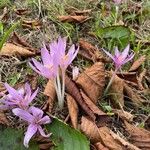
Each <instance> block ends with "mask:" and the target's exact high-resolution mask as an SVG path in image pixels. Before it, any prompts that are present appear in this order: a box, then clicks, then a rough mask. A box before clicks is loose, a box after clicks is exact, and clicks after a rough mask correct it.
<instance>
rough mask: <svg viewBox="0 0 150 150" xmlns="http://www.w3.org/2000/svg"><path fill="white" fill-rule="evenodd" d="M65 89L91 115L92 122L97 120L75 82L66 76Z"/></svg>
mask: <svg viewBox="0 0 150 150" xmlns="http://www.w3.org/2000/svg"><path fill="white" fill-rule="evenodd" d="M65 77H66V78H65V87H66V91H67V93H68V94H70V95H71V96H72V97H73V98H74V99H75V100H76V102H77V103H78V104H79V105H80V106H81V108H82V109H83V110H84V111H85V112H86V113H87V114H88V115H89V117H90V118H91V119H92V120H95V119H96V116H95V114H94V113H93V111H92V110H91V109H90V108H89V107H88V105H87V104H86V103H85V102H84V100H83V98H82V96H81V93H80V91H79V89H78V87H77V85H76V84H75V82H73V80H71V79H70V78H69V77H68V76H67V75H66V76H65Z"/></svg>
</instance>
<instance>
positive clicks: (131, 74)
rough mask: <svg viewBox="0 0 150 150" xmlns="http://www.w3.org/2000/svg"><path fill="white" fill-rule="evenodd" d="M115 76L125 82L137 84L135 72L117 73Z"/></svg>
mask: <svg viewBox="0 0 150 150" xmlns="http://www.w3.org/2000/svg"><path fill="white" fill-rule="evenodd" d="M117 76H118V77H119V78H121V79H124V80H125V81H130V82H133V83H135V84H137V83H138V81H137V73H136V72H120V73H119V72H117Z"/></svg>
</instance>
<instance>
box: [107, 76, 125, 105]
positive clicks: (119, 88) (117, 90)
mask: <svg viewBox="0 0 150 150" xmlns="http://www.w3.org/2000/svg"><path fill="white" fill-rule="evenodd" d="M123 89H124V81H123V80H122V79H121V78H119V77H118V76H117V75H115V77H114V80H113V81H112V85H111V88H110V93H111V99H112V100H113V103H112V104H113V106H115V107H120V105H121V106H122V107H123V106H124V94H123Z"/></svg>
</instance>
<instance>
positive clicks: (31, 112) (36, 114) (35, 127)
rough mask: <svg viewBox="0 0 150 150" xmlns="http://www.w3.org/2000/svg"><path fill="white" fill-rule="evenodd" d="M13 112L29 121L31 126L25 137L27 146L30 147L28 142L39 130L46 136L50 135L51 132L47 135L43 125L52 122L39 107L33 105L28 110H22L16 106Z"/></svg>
mask: <svg viewBox="0 0 150 150" xmlns="http://www.w3.org/2000/svg"><path fill="white" fill-rule="evenodd" d="M12 111H13V113H14V114H15V115H16V116H18V117H20V118H21V119H23V120H24V121H26V122H28V124H29V126H28V129H27V132H26V133H25V137H24V145H25V147H29V146H28V143H29V141H30V139H31V138H32V137H33V135H34V134H35V133H36V132H37V131H39V133H40V134H41V135H42V136H44V137H49V136H50V134H48V135H46V134H45V133H44V130H43V129H42V127H41V125H44V124H48V123H50V122H51V120H50V118H49V116H47V115H46V116H43V111H42V110H41V109H39V108H36V107H34V106H31V107H30V108H29V109H28V111H25V110H22V109H20V108H14V109H13V110H12Z"/></svg>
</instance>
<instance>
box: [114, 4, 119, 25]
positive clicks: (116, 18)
mask: <svg viewBox="0 0 150 150" xmlns="http://www.w3.org/2000/svg"><path fill="white" fill-rule="evenodd" d="M118 12H119V6H118V5H116V12H115V25H116V24H117V20H118Z"/></svg>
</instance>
